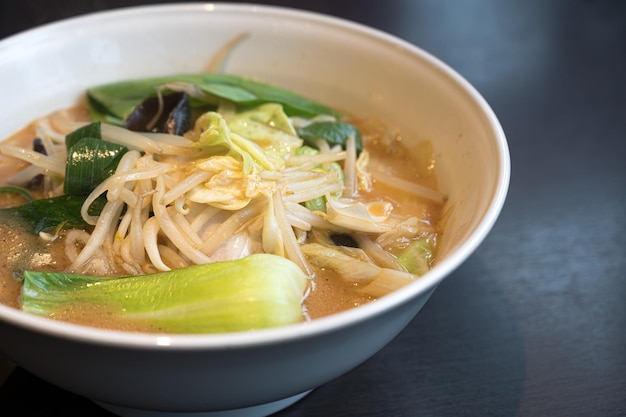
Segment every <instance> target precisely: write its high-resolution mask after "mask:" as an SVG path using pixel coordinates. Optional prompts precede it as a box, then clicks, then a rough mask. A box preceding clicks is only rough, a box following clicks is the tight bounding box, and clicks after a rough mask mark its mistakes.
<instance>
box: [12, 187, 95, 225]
mask: <svg viewBox="0 0 626 417" xmlns="http://www.w3.org/2000/svg"><path fill="white" fill-rule="evenodd" d="M85 198H86V196H80V195H62V196H59V197H52V198H44V199H40V200H33V201H31V202H29V203H26V204H22V205H21V206H16V207H9V208H4V209H0V215H4V216H15V217H17V218H19V219H21V220H23V221H24V222H25V224H26V226H27V227H28V228H29V231H30V232H32V233H35V234H38V233H39V232H45V231H49V230H57V229H58V228H60V227H67V228H72V227H76V228H82V227H87V226H88V224H87V223H86V222H85V221H84V220H83V218H82V216H81V214H80V210H81V207H82V206H83V203H84V202H85ZM105 203H106V200H105V199H97V200H96V201H94V203H93V204H92V205H91V207H90V208H89V212H90V214H92V215H96V214H98V213H100V211H102V208H103V207H104V204H105Z"/></svg>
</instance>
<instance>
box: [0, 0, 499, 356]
mask: <svg viewBox="0 0 626 417" xmlns="http://www.w3.org/2000/svg"><path fill="white" fill-rule="evenodd" d="M172 12H178V13H233V12H236V13H244V14H256V15H259V16H265V17H268V16H273V17H280V18H287V19H289V18H291V19H294V18H296V19H300V20H302V19H304V20H307V21H310V22H311V23H314V24H317V25H329V26H333V27H335V28H338V29H341V30H344V31H348V32H351V33H355V34H359V35H360V36H365V37H369V38H373V39H376V40H378V41H382V42H386V43H389V44H390V45H393V46H395V47H399V48H401V49H402V50H403V51H405V53H409V54H412V55H416V56H419V57H420V58H421V59H422V60H425V61H426V62H427V63H429V64H430V65H431V66H432V67H433V69H434V70H436V71H437V72H439V73H440V74H442V75H444V76H445V77H447V78H448V79H449V80H450V81H451V82H452V83H454V84H456V85H457V87H459V88H461V89H462V90H463V91H464V92H465V93H466V94H467V95H468V96H469V97H470V98H471V100H472V101H474V103H475V104H476V105H477V106H478V107H479V108H480V110H481V111H482V112H483V114H484V115H485V116H486V118H487V121H488V123H489V127H490V129H492V130H493V135H494V137H495V138H496V143H495V145H496V147H497V155H498V160H497V168H496V170H495V173H496V174H497V182H496V186H495V187H494V189H493V191H492V196H491V197H490V204H489V205H488V208H487V210H486V212H485V214H484V216H483V218H482V220H481V221H480V222H479V223H478V224H477V226H476V229H475V230H474V232H473V233H472V234H471V235H470V236H469V238H468V239H467V240H466V241H465V242H464V243H462V244H461V245H460V246H459V247H458V248H456V249H455V250H454V251H452V252H451V253H450V254H449V255H448V256H447V257H446V258H445V259H443V260H442V261H441V262H439V263H438V264H437V265H436V266H435V267H434V268H433V269H432V270H431V271H429V272H428V273H426V274H425V275H424V276H422V277H421V278H420V279H419V280H416V281H415V282H413V283H411V284H408V285H407V286H405V287H403V288H401V289H399V290H396V291H394V292H393V293H391V294H388V295H386V296H384V297H381V298H379V299H377V300H376V301H374V302H371V303H367V304H364V305H361V306H359V307H356V308H352V309H350V310H347V311H343V312H339V313H335V314H332V315H330V316H327V317H322V318H317V319H314V320H311V321H308V322H302V323H297V324H293V325H287V326H282V327H277V328H270V329H261V330H255V331H245V332H234V333H220V334H160V333H133V332H126V331H117V330H107V329H99V328H93V327H88V326H84V325H78V324H71V323H65V322H60V321H55V320H52V319H48V318H44V317H38V316H34V315H29V314H26V313H24V312H22V311H20V310H17V309H15V308H12V307H8V306H6V305H0V320H2V321H4V322H6V323H9V324H10V325H13V326H15V327H19V328H22V329H26V330H29V331H36V332H40V333H45V334H47V335H49V336H55V337H57V338H62V339H70V340H75V341H80V342H82V343H87V344H99V345H108V346H112V347H123V348H137V349H139V348H141V349H175V350H196V349H203V350H206V349H222V348H225V347H226V348H231V349H232V348H242V347H250V346H252V345H255V346H260V345H266V344H273V343H278V342H286V341H291V340H295V339H301V338H309V337H314V336H315V335H317V334H320V333H326V332H333V331H338V330H341V329H342V328H345V327H347V326H350V325H352V324H355V323H358V322H363V321H366V320H369V319H371V318H373V317H375V316H378V315H382V314H384V313H385V312H387V311H389V310H390V309H392V308H393V307H394V306H399V305H402V304H404V303H409V302H411V301H412V300H414V299H415V298H416V297H417V296H419V295H421V294H423V293H426V292H428V291H429V290H431V289H434V288H436V286H438V285H439V283H440V282H441V281H443V279H444V278H445V277H447V276H448V275H450V274H451V273H452V272H453V271H454V270H456V269H457V268H458V267H459V266H460V265H461V264H462V263H463V262H465V261H466V260H467V259H468V258H469V257H470V256H471V254H472V253H473V252H474V251H475V250H476V249H477V248H478V246H479V245H480V244H481V243H482V242H483V240H484V239H485V238H486V236H487V235H488V233H489V232H490V231H491V229H492V228H493V226H494V224H495V222H496V220H497V218H498V216H499V214H500V212H501V210H502V208H503V206H504V201H505V199H506V195H507V192H508V188H509V181H510V170H511V167H510V154H509V148H508V144H507V141H506V137H505V134H504V131H503V129H502V126H501V125H500V122H499V120H498V118H497V117H496V115H495V113H494V112H493V110H492V108H491V107H490V106H489V104H488V103H487V102H486V100H485V99H484V98H483V97H482V95H481V94H480V93H479V92H478V91H477V90H476V88H475V87H474V86H473V85H471V84H470V83H469V82H468V81H467V80H466V79H465V78H464V77H463V76H461V75H460V74H459V73H457V72H456V71H455V70H454V69H452V68H451V67H450V66H448V64H446V63H444V62H443V61H441V60H440V59H439V58H437V57H435V56H434V55H432V54H430V53H428V52H426V51H425V50H423V49H421V48H420V47H418V46H417V45H414V44H412V43H409V42H408V41H405V40H404V39H401V38H399V37H397V36H395V35H392V34H390V33H387V32H384V31H382V30H379V29H376V28H373V27H370V26H366V25H364V24H361V23H357V22H354V21H350V20H347V19H344V18H341V17H336V16H330V15H326V14H322V13H319V12H314V11H308V10H302V9H295V8H291V7H284V6H270V5H261V4H254V3H227V2H225V3H210V2H206V3H203V2H197V3H186V2H183V3H163V4H148V5H139V6H127V7H119V8H114V9H109V10H102V11H95V12H90V13H85V14H82V15H78V16H74V17H69V18H65V19H61V20H57V21H54V22H50V23H46V24H43V25H40V26H37V27H34V28H31V29H28V30H25V31H22V32H19V33H17V34H14V35H11V36H9V37H7V38H4V39H0V54H1V53H2V52H3V49H4V48H8V47H10V46H11V45H12V44H20V43H23V42H28V41H29V40H31V39H36V38H38V37H39V36H45V35H46V34H47V33H48V32H54V31H63V30H68V29H71V28H72V27H75V26H77V25H84V24H87V25H92V24H95V23H97V22H98V21H110V20H112V19H117V18H119V17H122V16H132V15H140V14H142V15H147V14H150V15H152V16H155V15H167V14H171V13H172Z"/></svg>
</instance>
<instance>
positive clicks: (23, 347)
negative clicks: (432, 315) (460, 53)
mask: <svg viewBox="0 0 626 417" xmlns="http://www.w3.org/2000/svg"><path fill="white" fill-rule="evenodd" d="M242 28H245V30H246V31H247V32H248V33H249V37H248V38H247V39H246V40H245V41H244V42H243V43H241V44H240V45H239V46H238V47H237V50H236V53H234V54H233V55H232V56H231V57H230V59H229V61H228V67H227V72H230V73H235V74H244V75H249V76H255V77H258V78H261V79H264V80H266V81H268V82H270V83H273V84H277V85H280V86H282V87H286V88H290V89H293V90H294V91H296V92H298V93H301V94H303V95H305V96H308V97H311V98H313V99H316V100H319V101H322V102H325V103H327V104H329V105H332V106H335V107H338V108H341V109H346V110H349V111H350V112H352V113H354V114H357V115H362V116H368V115H378V116H381V117H382V118H384V119H386V120H387V121H388V122H389V123H390V124H392V125H395V126H397V127H399V129H400V130H401V131H402V132H403V135H404V137H405V138H406V140H407V141H410V140H417V139H423V138H428V139H430V140H432V142H433V144H434V147H435V151H436V158H437V160H438V163H437V175H438V179H439V182H440V186H441V188H442V189H443V191H445V192H446V193H448V194H449V202H448V204H449V205H450V207H451V209H452V210H453V211H452V216H451V217H450V220H449V222H448V224H447V229H446V231H445V234H444V239H443V242H442V247H441V258H440V260H439V262H438V264H437V266H436V267H435V268H434V269H433V270H432V271H430V272H429V273H428V274H426V275H425V276H424V277H423V278H421V279H420V280H418V281H416V282H415V283H413V284H411V285H409V286H407V287H405V288H403V289H402V290H400V291H397V292H395V293H393V294H391V295H388V296H386V297H383V298H381V299H379V300H378V301H376V302H374V303H371V304H368V305H364V306H362V307H359V308H356V309H353V310H350V311H347V312H345V313H341V314H336V315H334V316H331V317H327V318H323V319H319V320H316V321H313V322H310V323H303V324H298V325H294V326H289V327H283V328H276V329H270V330H263V331H258V332H249V333H236V334H220V335H193V336H189V335H186V336H181V335H170V336H163V335H152V334H131V333H121V332H113V331H105V330H97V329H92V328H87V327H81V326H76V325H69V324H64V323H60V322H54V321H51V320H47V319H44V318H40V317H34V316H29V315H26V314H24V313H21V312H19V311H16V310H13V309H10V308H7V307H4V306H0V349H1V350H2V351H3V352H4V353H5V354H6V355H8V356H9V357H10V358H12V359H13V360H14V361H15V362H16V363H17V364H19V365H20V366H22V367H23V368H25V369H26V370H28V371H30V372H32V373H33V374H35V375H38V376H40V377H41V378H43V379H45V380H47V381H49V382H51V383H53V384H55V385H58V386H60V387H62V388H65V389H67V390H69V391H73V392H75V393H78V394H80V395H82V396H85V397H87V398H90V399H92V400H93V401H96V402H97V403H99V404H101V405H103V406H104V407H106V408H108V409H109V410H111V411H113V412H115V413H117V414H119V415H123V416H148V415H159V416H161V415H177V413H187V412H196V413H199V414H197V415H206V416H210V415H214V414H213V413H215V414H217V412H218V411H220V410H221V411H224V410H229V411H227V412H225V413H223V414H219V415H225V416H229V417H242V416H263V415H269V414H271V413H273V412H275V411H278V410H280V409H282V408H284V407H286V406H288V405H289V404H291V403H293V402H294V401H296V400H298V399H299V398H301V397H302V396H304V395H305V394H306V393H307V392H309V391H310V390H312V389H314V388H315V387H318V386H320V385H322V384H324V383H326V382H328V381H330V380H332V379H334V378H336V377H338V376H340V375H341V374H343V373H345V372H347V371H349V370H351V369H353V368H354V367H356V366H358V365H359V364H360V363H362V362H363V361H365V360H366V359H368V358H370V357H371V356H372V355H374V354H375V353H376V352H378V351H379V350H380V349H381V348H382V347H383V346H385V345H386V344H387V343H388V342H390V341H391V340H392V339H393V338H394V337H395V336H396V335H397V334H398V333H399V332H400V331H401V330H402V329H403V328H404V327H405V326H406V325H407V324H408V323H409V321H410V320H411V319H412V318H413V317H414V316H415V315H416V314H417V312H418V311H419V310H420V308H421V307H422V306H423V305H424V303H425V302H426V301H427V300H428V298H429V296H430V295H431V294H432V292H433V291H434V290H435V289H436V287H437V285H438V284H439V283H440V282H441V281H442V280H443V279H444V278H445V277H446V276H448V275H449V274H450V273H451V272H452V271H453V270H454V269H455V268H457V267H458V266H459V265H460V264H461V263H462V262H464V261H465V260H466V259H467V258H468V257H469V256H470V255H471V254H472V252H473V251H474V250H475V249H476V248H477V246H478V245H479V244H480V243H481V242H482V241H483V239H484V238H485V236H486V235H487V233H488V232H489V231H490V229H491V227H492V226H493V224H494V222H495V221H496V218H497V217H498V215H499V213H500V210H501V208H502V205H503V203H504V200H505V196H506V193H507V189H508V184H509V172H510V165H509V154H508V148H507V144H506V139H505V136H504V134H503V131H502V129H501V126H500V124H499V122H498V120H497V118H496V116H495V115H494V114H493V112H492V110H491V109H490V107H489V106H488V104H487V103H486V102H485V101H484V100H483V98H482V97H481V96H480V95H479V93H477V92H476V90H475V89H474V88H473V87H472V86H471V85H469V84H468V83H467V82H466V81H465V80H464V79H463V78H462V77H461V76H459V75H458V74H457V73H455V72H454V71H453V70H451V69H450V68H449V67H448V66H446V65H445V64H444V63H442V62H440V61H439V60H438V59H436V58H434V57H433V56H431V55H429V54H428V53H426V52H424V51H423V50H421V49H419V48H418V47H416V46H414V45H411V44H408V43H407V42H404V41H402V40H400V39H397V38H395V37H393V36H390V35H388V34H385V33H381V32H379V31H376V30H373V29H370V28H367V27H364V26H361V25H358V24H354V23H351V22H347V21H343V20H340V19H336V18H332V17H328V16H322V15H318V14H313V13H308V12H301V11H295V10H288V9H281V8H273V7H264V6H253V5H232V4H200V3H195V4H177V5H163V6H148V7H139V8H130V9H121V10H116V11H109V12H104V13H96V14H92V15H87V16H83V17H79V18H74V19H70V20H66V21H62V22H58V23H54V24H50V25H46V26H43V27H40V28H38V29H35V30H30V31H27V32H25V33H22V34H19V35H16V36H13V37H10V38H8V39H5V40H2V41H0V90H1V91H2V92H3V97H5V98H7V97H11V100H6V99H5V100H2V101H1V102H0V112H1V113H2V120H3V122H2V124H0V138H3V137H6V136H8V135H10V134H11V133H13V132H14V131H16V130H17V129H18V128H21V127H22V126H24V125H25V124H26V123H28V122H29V121H30V120H32V119H33V118H35V117H37V116H41V115H44V114H46V113H48V112H50V111H52V110H54V109H58V108H61V107H65V106H69V105H72V104H74V103H75V101H76V100H77V99H78V98H79V96H80V95H81V94H83V92H84V90H85V89H86V88H87V87H89V86H92V85H95V84H100V83H103V82H108V81H114V80H119V79H123V78H133V77H144V76H151V75H159V74H168V73H176V72H197V71H202V70H204V69H205V66H206V65H207V62H208V60H209V58H210V57H211V56H213V55H214V54H215V52H216V50H217V49H218V48H219V47H221V46H222V45H223V44H225V43H226V42H227V41H228V40H229V39H231V38H233V37H234V36H235V35H236V34H238V33H239V32H240V31H241V30H242ZM142 410H152V411H155V412H154V413H152V412H144V411H142ZM157 412H158V413H157ZM194 415H196V414H194Z"/></svg>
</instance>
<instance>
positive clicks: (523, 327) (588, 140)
mask: <svg viewBox="0 0 626 417" xmlns="http://www.w3.org/2000/svg"><path fill="white" fill-rule="evenodd" d="M145 3H147V2H145V1H133V0H126V1H124V0H108V1H107V0H71V1H70V0H59V1H54V2H53V1H44V0H21V1H19V2H18V1H5V0H1V1H0V37H6V36H9V35H11V34H13V33H16V32H18V31H21V30H24V29H28V28H30V27H33V26H37V25H40V24H43V23H46V22H50V21H53V20H58V19H61V18H65V17H70V16H75V15H78V14H84V13H88V12H93V11H98V10H103V9H110V8H114V7H120V6H130V5H137V4H145ZM258 3H267V4H275V5H283V6H285V5H288V6H291V7H297V8H302V9H307V10H313V11H317V12H324V13H328V14H331V15H336V16H339V17H343V18H347V19H350V20H354V21H357V22H361V23H365V24H367V25H370V26H373V27H375V28H379V29H382V30H384V31H387V32H389V33H391V34H394V35H396V36H398V37H401V38H403V39H405V40H407V41H409V42H412V43H414V44H416V45H418V46H420V47H421V48H423V49H425V50H426V51H428V52H430V53H432V54H434V55H436V56H437V57H439V58H441V59H442V60H444V61H445V62H447V63H448V64H449V65H450V66H452V67H453V68H454V69H455V70H457V71H458V72H459V73H460V74H461V75H463V76H464V77H465V78H467V79H468V80H469V81H470V82H471V83H472V84H474V86H476V88H477V89H478V90H479V91H480V92H481V93H482V94H483V96H484V97H485V98H486V99H487V101H488V102H489V103H490V104H491V106H492V107H493V109H494V111H495V113H496V114H497V116H498V117H499V119H500V121H501V123H502V125H503V127H504V130H505V133H506V135H507V138H508V141H509V146H510V151H511V159H512V173H511V186H510V191H509V195H508V199H507V202H506V204H505V206H504V209H503V211H502V214H501V216H500V218H499V220H498V222H497V224H496V225H495V227H494V229H493V231H492V233H491V234H490V235H489V236H488V237H487V239H486V240H485V241H484V243H483V244H482V245H481V246H480V247H479V249H478V250H477V251H476V252H475V254H474V255H473V256H472V257H471V258H470V259H469V260H468V261H467V262H466V263H465V264H464V265H463V266H462V267H460V268H459V269H458V270H457V271H456V272H454V273H453V274H452V275H451V276H450V277H449V279H447V280H446V281H445V282H444V283H443V284H442V285H441V286H440V287H439V288H438V289H437V291H436V292H435V294H434V295H433V296H432V298H431V299H430V301H429V302H428V303H427V304H426V306H425V307H424V309H423V310H422V311H421V312H420V313H419V314H418V316H417V317H416V318H415V319H414V320H413V321H412V322H411V323H410V324H409V325H408V327H407V328H406V329H405V330H404V331H403V332H402V333H401V334H400V335H399V336H398V337H397V338H396V339H395V340H394V341H393V342H392V343H390V344H389V345H388V346H386V347H385V348H384V349H383V350H382V351H380V352H379V353H378V354H377V355H375V356H374V357H372V358H371V359H370V360H369V361H367V362H366V363H364V364H362V365H361V366H359V367H358V368H356V369H354V370H353V371H351V372H349V373H348V374H346V375H344V376H342V377H340V378H338V379H337V380H335V381H333V382H331V383H329V384H327V385H325V386H322V387H320V388H318V389H316V390H314V391H313V392H312V393H311V394H310V395H309V396H307V397H305V398H304V399H303V400H301V401H300V402H298V403H296V404H295V405H294V406H292V407H290V408H288V409H286V410H284V411H282V412H280V413H278V414H277V416H280V417H305V416H306V417H311V416H325V417H347V416H418V417H419V416H551V417H555V416H564V417H575V416H585V417H586V416H626V2H625V1H622V0H613V1H612V0H586V1H583V0H551V1H545V0H523V1H514V0H476V1H469V0H468V1H439V0H386V1H382V0H372V1H354V0H350V1H343V0H318V1H315V0H310V1H306V0H301V1H295V0H294V1H259V2H258ZM0 415H1V416H4V417H13V416H29V417H38V416H52V415H59V416H94V417H97V416H102V417H104V416H109V415H110V414H108V413H107V412H105V411H103V410H102V409H100V408H99V407H97V406H96V405H94V404H93V403H91V402H90V401H89V400H86V399H83V398H80V397H77V396H75V395H73V394H70V393H68V392H65V391H62V390H60V389H58V388H55V387H53V386H51V385H49V384H47V383H46V382H43V381H41V380H39V379H38V378H36V377H35V376H33V375H31V374H29V373H27V372H26V371H24V370H22V369H20V368H15V367H14V366H13V365H12V364H11V363H10V362H9V360H8V359H7V358H5V357H4V356H2V355H1V354H0Z"/></svg>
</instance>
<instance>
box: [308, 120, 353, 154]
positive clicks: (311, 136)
mask: <svg viewBox="0 0 626 417" xmlns="http://www.w3.org/2000/svg"><path fill="white" fill-rule="evenodd" d="M297 132H298V136H300V137H301V138H302V139H304V142H305V143H306V144H307V145H309V146H312V147H314V148H317V145H316V143H315V141H316V140H319V139H323V140H324V141H326V142H328V144H329V145H331V146H333V145H341V147H342V148H344V149H345V148H346V140H347V139H348V136H350V135H354V139H355V142H356V150H357V153H358V152H361V151H362V150H363V142H362V139H361V132H359V130H358V129H357V128H356V127H354V126H353V125H351V124H349V123H345V122H330V121H323V122H313V123H311V124H308V125H306V126H304V127H301V128H299V129H298V130H297Z"/></svg>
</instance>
